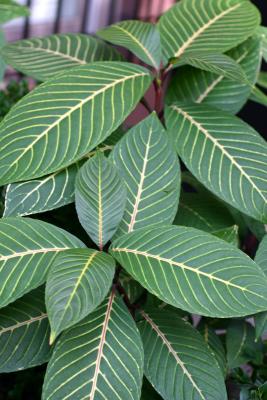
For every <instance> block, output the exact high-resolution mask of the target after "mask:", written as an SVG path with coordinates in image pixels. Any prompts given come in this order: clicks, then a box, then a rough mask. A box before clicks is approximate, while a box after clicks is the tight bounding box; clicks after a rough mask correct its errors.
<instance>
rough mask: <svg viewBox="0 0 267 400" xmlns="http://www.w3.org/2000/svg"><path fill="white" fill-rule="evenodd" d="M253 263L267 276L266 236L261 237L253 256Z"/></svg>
mask: <svg viewBox="0 0 267 400" xmlns="http://www.w3.org/2000/svg"><path fill="white" fill-rule="evenodd" d="M255 262H256V263H257V264H258V265H259V267H260V268H261V269H262V270H263V272H264V273H265V275H267V234H265V236H264V237H263V239H262V241H261V242H260V245H259V247H258V250H257V252H256V256H255Z"/></svg>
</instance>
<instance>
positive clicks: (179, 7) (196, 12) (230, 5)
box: [158, 0, 260, 59]
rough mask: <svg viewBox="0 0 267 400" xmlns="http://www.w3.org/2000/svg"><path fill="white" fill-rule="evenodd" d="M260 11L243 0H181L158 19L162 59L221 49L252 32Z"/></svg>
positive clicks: (256, 24) (231, 45) (232, 45)
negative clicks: (163, 57)
mask: <svg viewBox="0 0 267 400" xmlns="http://www.w3.org/2000/svg"><path fill="white" fill-rule="evenodd" d="M259 23H260V14H259V12H258V10H257V8H256V7H255V6H253V5H252V4H251V2H250V1H247V0H241V1H240V0H228V1H220V2H218V1H214V0H198V1H197V2H195V1H192V0H183V1H181V2H179V3H178V4H176V5H174V6H173V7H172V8H171V9H170V10H168V11H167V12H166V13H165V14H163V16H162V17H161V18H160V20H159V24H158V27H159V31H160V34H161V41H162V49H163V54H164V56H165V57H166V59H169V58H172V57H175V58H178V57H181V56H182V55H184V54H186V53H188V52H206V53H207V52H209V53H215V52H217V53H224V52H225V51H227V50H230V49H231V48H232V47H235V46H237V45H238V44H239V43H242V42H243V41H244V40H246V39H247V38H248V37H249V36H251V35H252V34H253V32H254V31H255V30H256V28H257V27H258V25H259Z"/></svg>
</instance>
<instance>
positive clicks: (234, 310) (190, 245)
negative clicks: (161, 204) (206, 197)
mask: <svg viewBox="0 0 267 400" xmlns="http://www.w3.org/2000/svg"><path fill="white" fill-rule="evenodd" d="M110 252H111V254H112V255H113V256H114V257H115V258H116V260H117V261H118V262H119V263H120V264H121V265H122V266H123V267H124V268H125V269H126V270H127V272H128V273H130V274H131V275H132V276H133V277H134V279H136V280H137V281H139V282H140V283H141V284H142V285H143V286H144V287H145V288H146V289H147V290H148V291H150V292H151V293H153V294H154V295H156V296H157V297H159V298H160V299H162V300H164V301H165V302H166V303H169V304H171V305H173V306H175V307H178V308H181V309H183V310H187V311H189V312H192V313H196V314H201V315H207V316H213V317H214V316H215V317H216V316H217V317H231V316H242V315H248V314H253V313H256V312H260V311H265V310H266V309H267V279H266V277H265V275H264V273H263V271H262V270H261V269H260V268H259V267H258V266H257V265H256V264H255V263H254V262H253V261H252V260H251V259H250V258H249V257H247V256H246V255H245V254H244V253H242V252H241V251H240V250H238V249H236V248H235V247H234V246H232V245H231V244H228V243H226V242H224V241H223V240H221V239H218V238H216V237H215V236H213V235H210V234H208V233H205V232H202V231H200V230H197V229H194V228H187V227H183V226H179V227H178V226H165V227H150V228H144V229H142V230H141V229H140V230H137V231H136V232H132V233H130V234H127V235H124V236H122V237H119V238H118V239H117V240H115V241H114V242H113V244H112V246H111V249H110Z"/></svg>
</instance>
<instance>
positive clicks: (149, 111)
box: [140, 97, 152, 114]
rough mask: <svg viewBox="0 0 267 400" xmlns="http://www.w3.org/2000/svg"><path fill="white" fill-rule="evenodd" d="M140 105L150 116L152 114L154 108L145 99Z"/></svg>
mask: <svg viewBox="0 0 267 400" xmlns="http://www.w3.org/2000/svg"><path fill="white" fill-rule="evenodd" d="M140 103H141V104H142V105H143V106H144V107H145V109H146V110H147V111H148V113H149V114H150V113H151V112H152V108H151V107H150V105H149V104H148V102H147V100H146V99H145V98H144V97H143V98H142V99H141V101H140Z"/></svg>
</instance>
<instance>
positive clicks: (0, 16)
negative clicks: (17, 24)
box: [0, 0, 29, 24]
mask: <svg viewBox="0 0 267 400" xmlns="http://www.w3.org/2000/svg"><path fill="white" fill-rule="evenodd" d="M28 15H29V10H28V8H27V7H25V6H21V5H20V4H18V3H16V2H15V1H13V0H0V24H4V23H5V22H7V21H10V20H11V19H14V18H18V17H26V16H28Z"/></svg>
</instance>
